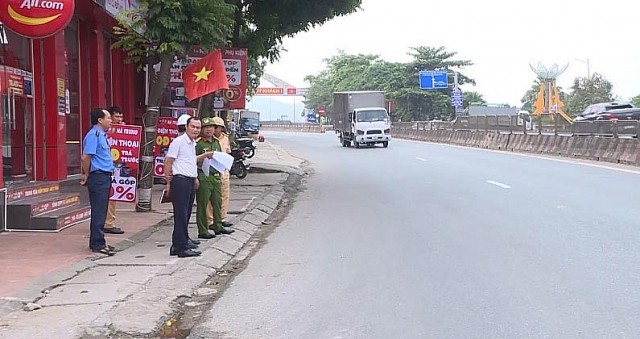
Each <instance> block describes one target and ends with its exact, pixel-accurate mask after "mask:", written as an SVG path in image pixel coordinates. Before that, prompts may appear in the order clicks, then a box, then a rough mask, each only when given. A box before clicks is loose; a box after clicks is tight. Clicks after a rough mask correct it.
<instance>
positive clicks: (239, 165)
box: [229, 148, 249, 179]
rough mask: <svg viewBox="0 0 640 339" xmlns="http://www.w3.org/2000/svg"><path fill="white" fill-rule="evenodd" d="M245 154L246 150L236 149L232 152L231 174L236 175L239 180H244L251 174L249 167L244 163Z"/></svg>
mask: <svg viewBox="0 0 640 339" xmlns="http://www.w3.org/2000/svg"><path fill="white" fill-rule="evenodd" d="M245 152H246V149H245V148H235V149H232V150H231V156H232V157H233V164H232V165H231V169H230V170H229V173H230V174H231V175H235V176H236V177H238V179H244V178H245V177H246V176H247V174H248V173H249V165H245V163H244V159H245V158H246V155H245Z"/></svg>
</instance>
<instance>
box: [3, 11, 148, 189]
mask: <svg viewBox="0 0 640 339" xmlns="http://www.w3.org/2000/svg"><path fill="white" fill-rule="evenodd" d="M116 24H117V22H116V21H115V19H113V18H112V17H111V16H110V15H109V14H108V13H107V11H106V10H105V9H104V8H102V7H100V6H99V5H98V4H96V3H95V2H94V1H92V0H77V1H76V11H75V15H74V18H73V20H72V21H71V22H70V23H69V25H68V26H67V28H66V29H64V30H62V31H60V32H58V33H57V34H55V35H53V36H50V37H47V38H44V39H25V38H21V37H17V36H16V35H14V34H11V33H10V34H9V35H10V36H9V43H8V44H6V45H5V46H4V47H5V49H6V50H8V53H5V54H4V55H6V58H4V59H6V60H4V59H3V60H2V63H4V64H0V67H2V66H5V65H9V66H11V65H13V64H15V65H17V66H12V67H24V68H30V69H27V71H30V72H31V73H32V74H33V85H32V87H33V88H32V91H33V94H32V96H31V98H29V100H31V102H32V110H31V111H32V115H31V116H30V117H28V119H26V120H30V121H26V123H27V125H29V126H31V127H32V135H30V136H29V138H27V139H30V140H32V141H33V142H32V145H30V146H27V147H28V148H30V151H28V152H27V154H29V152H31V153H30V154H31V155H27V157H28V158H30V157H32V158H33V159H32V160H33V161H32V162H33V168H32V174H31V176H32V178H29V179H35V180H63V179H66V178H67V177H68V176H69V175H72V174H77V173H79V172H80V167H79V166H80V155H81V144H82V138H83V137H84V134H85V133H86V132H87V131H88V130H89V129H90V128H91V126H90V115H89V112H90V111H91V109H92V108H93V107H103V108H107V107H109V106H119V107H121V108H122V110H123V112H124V115H125V121H126V122H128V123H134V122H135V121H136V115H141V111H142V109H143V108H142V105H141V103H143V102H144V87H143V88H142V90H140V89H137V88H136V85H137V86H140V84H141V83H142V84H143V86H144V76H143V75H142V74H139V73H138V72H136V68H135V65H131V64H126V63H125V62H124V59H125V55H124V53H123V52H122V51H120V50H112V49H111V44H112V43H113V42H114V41H115V40H114V39H115V38H114V37H113V35H112V34H111V30H112V27H113V26H115V25H116ZM25 41H26V42H27V44H29V45H30V46H29V49H30V53H31V58H30V65H29V64H25V62H24V61H20V60H17V59H16V58H17V57H16V55H17V54H18V53H17V52H20V51H22V49H23V48H24V46H23V45H24V43H25ZM19 48H20V50H18V49H19ZM21 63H22V64H24V65H21ZM0 89H2V86H0ZM3 90H4V91H6V89H3ZM18 153H19V152H18ZM18 153H15V154H18ZM12 158H13V157H12ZM17 162H19V161H17ZM4 174H5V175H3V176H0V178H2V177H5V178H6V177H7V175H6V174H7V173H4ZM0 180H1V179H0ZM0 184H2V183H1V182H0ZM3 186H4V185H3Z"/></svg>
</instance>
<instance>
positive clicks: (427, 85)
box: [420, 71, 448, 89]
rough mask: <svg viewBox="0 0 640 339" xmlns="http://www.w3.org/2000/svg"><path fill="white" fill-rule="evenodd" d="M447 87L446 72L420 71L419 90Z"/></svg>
mask: <svg viewBox="0 0 640 339" xmlns="http://www.w3.org/2000/svg"><path fill="white" fill-rule="evenodd" d="M447 86H448V82H447V71H420V89H443V88H447Z"/></svg>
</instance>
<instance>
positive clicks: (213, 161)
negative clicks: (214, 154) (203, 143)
mask: <svg viewBox="0 0 640 339" xmlns="http://www.w3.org/2000/svg"><path fill="white" fill-rule="evenodd" d="M211 167H213V168H214V169H215V170H216V171H218V172H220V174H224V171H225V170H226V169H227V168H226V167H224V165H223V164H222V163H221V162H220V161H218V160H216V159H211Z"/></svg>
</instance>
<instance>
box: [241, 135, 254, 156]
mask: <svg viewBox="0 0 640 339" xmlns="http://www.w3.org/2000/svg"><path fill="white" fill-rule="evenodd" d="M236 143H237V144H238V148H242V149H243V150H244V154H245V155H246V156H247V158H252V157H253V156H254V155H255V153H256V146H255V145H254V144H253V138H251V137H248V136H242V135H240V134H236Z"/></svg>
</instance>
